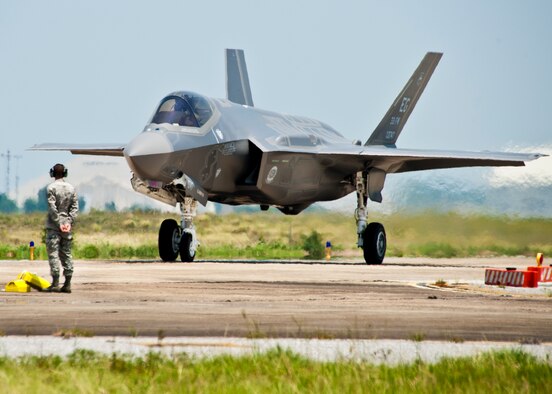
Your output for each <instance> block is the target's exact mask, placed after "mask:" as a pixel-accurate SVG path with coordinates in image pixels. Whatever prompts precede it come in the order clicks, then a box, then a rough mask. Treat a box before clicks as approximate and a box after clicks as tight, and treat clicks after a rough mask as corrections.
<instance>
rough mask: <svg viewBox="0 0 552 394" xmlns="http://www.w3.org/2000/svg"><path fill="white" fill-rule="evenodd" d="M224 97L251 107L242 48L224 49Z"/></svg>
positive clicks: (251, 101) (251, 99)
mask: <svg viewBox="0 0 552 394" xmlns="http://www.w3.org/2000/svg"><path fill="white" fill-rule="evenodd" d="M226 97H227V98H228V100H230V101H232V102H234V103H236V104H244V105H249V106H250V107H253V97H252V96H251V88H250V87H249V76H248V75H247V66H246V65H245V56H244V54H243V50H242V49H227V50H226Z"/></svg>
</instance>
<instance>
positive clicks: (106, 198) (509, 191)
mask: <svg viewBox="0 0 552 394" xmlns="http://www.w3.org/2000/svg"><path fill="white" fill-rule="evenodd" d="M511 150H512V151H528V152H541V153H545V154H549V155H552V147H533V148H523V149H522V148H519V147H516V148H512V149H511ZM66 164H67V167H68V169H69V176H68V178H67V179H68V181H69V182H71V183H72V184H73V185H75V187H76V188H77V192H78V193H79V195H80V196H83V197H84V198H85V200H86V209H87V210H89V209H91V208H96V209H104V207H105V206H106V204H111V203H114V204H115V207H116V208H117V209H118V210H121V209H128V208H131V207H133V206H139V207H144V208H154V209H159V210H163V211H171V212H177V209H176V208H173V207H171V206H169V205H167V204H163V203H160V202H158V201H155V200H152V199H150V198H147V197H146V196H144V195H142V194H139V193H136V192H135V191H134V190H133V189H132V186H131V185H130V177H131V174H130V170H129V169H128V166H127V164H126V162H125V160H124V159H122V158H110V157H88V156H75V158H74V159H73V160H71V161H70V162H68V163H66ZM44 173H45V174H44V175H43V176H40V177H38V178H37V179H35V180H33V181H30V182H28V183H26V184H24V185H23V186H22V187H21V188H20V200H19V201H18V204H19V206H22V204H23V201H24V200H25V199H26V198H29V197H32V198H35V197H36V195H37V192H38V190H40V189H41V188H42V187H44V186H45V185H47V184H48V183H49V182H51V178H49V177H48V175H47V171H44ZM355 207H356V196H355V193H352V194H350V195H349V196H347V197H344V198H342V199H340V200H337V201H331V202H324V203H318V204H315V205H314V206H313V209H314V210H316V209H326V210H332V211H336V210H337V211H341V212H344V213H349V214H352V213H353V211H354V209H355ZM250 208H251V209H246V211H256V210H258V207H254V206H253V207H250ZM235 209H236V208H235V207H232V206H219V205H216V206H215V204H212V203H209V204H208V208H207V210H209V211H212V212H215V210H216V211H217V212H219V213H228V212H233V211H234V210H235ZM368 209H369V210H375V211H379V212H387V213H392V212H401V211H405V212H416V211H422V210H437V211H445V212H446V211H456V212H463V213H488V214H508V215H519V216H543V217H552V156H549V157H544V158H541V159H539V160H536V161H533V162H530V163H528V165H527V166H526V167H501V168H466V169H451V170H436V171H421V172H414V173H406V174H391V175H389V176H388V177H387V180H386V184H385V188H384V190H383V203H382V204H377V203H369V206H368ZM202 210H204V209H203V208H202ZM238 211H239V210H238ZM241 211H243V209H241Z"/></svg>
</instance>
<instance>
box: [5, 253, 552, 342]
mask: <svg viewBox="0 0 552 394" xmlns="http://www.w3.org/2000/svg"><path fill="white" fill-rule="evenodd" d="M528 265H534V259H532V258H525V257H518V258H485V259H483V258H480V259H423V258H421V259H412V258H389V259H386V261H385V264H383V265H381V266H368V265H366V264H364V263H362V262H360V261H336V262H330V263H326V262H316V263H312V262H306V261H297V262H252V261H233V262H212V261H210V262H208V261H204V262H196V263H172V264H169V263H161V262H157V261H76V263H75V275H74V286H73V293H72V294H56V293H40V292H37V291H34V290H33V291H32V292H30V293H6V292H2V293H0V332H2V333H4V334H5V335H52V334H56V333H59V332H61V331H64V330H65V331H67V330H75V329H79V330H81V332H82V331H86V332H87V333H89V334H91V335H95V336H98V335H105V336H136V335H140V336H142V335H143V336H153V337H159V336H161V337H164V336H172V337H175V336H202V337H215V336H216V337H250V338H255V337H284V338H299V337H301V338H346V339H355V338H365V339H416V340H422V339H424V340H430V339H431V340H445V341H452V342H461V341H468V340H475V341H480V340H489V341H513V342H521V343H544V342H552V330H551V329H550V328H551V327H552V286H550V284H549V285H543V284H541V285H540V286H539V288H537V289H518V288H508V287H506V288H501V287H496V286H494V287H491V286H485V285H484V284H483V278H484V270H485V268H486V267H495V268H504V267H517V268H519V269H522V268H524V267H527V266H528ZM23 270H29V271H31V272H36V273H38V274H39V275H41V276H44V277H46V278H48V277H49V274H48V264H47V262H45V261H40V262H36V261H34V262H30V261H0V283H1V284H5V283H7V282H8V281H9V280H12V279H14V278H15V277H16V276H17V274H18V273H19V272H21V271H23ZM436 281H444V282H446V285H447V287H443V288H440V287H437V286H434V285H433V284H434V283H435V282H436Z"/></svg>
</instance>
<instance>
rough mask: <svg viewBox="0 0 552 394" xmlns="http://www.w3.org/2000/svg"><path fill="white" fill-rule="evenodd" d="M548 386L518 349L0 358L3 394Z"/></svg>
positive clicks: (539, 364)
mask: <svg viewBox="0 0 552 394" xmlns="http://www.w3.org/2000/svg"><path fill="white" fill-rule="evenodd" d="M22 377H24V378H22ZM551 381H552V363H551V362H550V360H547V361H542V360H537V359H536V358H534V357H533V356H530V355H527V354H526V353H523V352H521V351H504V352H494V353H485V354H482V355H479V356H475V357H467V358H450V359H443V360H441V361H440V362H438V363H436V364H428V363H424V362H422V361H418V362H414V363H412V364H404V365H397V366H388V365H374V364H371V363H367V362H353V361H337V362H317V361H312V360H308V359H306V358H303V357H301V356H298V355H296V354H294V353H292V352H290V351H284V350H281V349H274V350H272V351H269V352H267V353H264V354H253V355H249V356H244V357H232V356H218V357H214V358H208V359H200V360H196V359H192V358H190V357H188V356H186V355H185V354H179V355H175V356H174V357H172V358H168V357H164V356H160V355H159V354H156V353H150V354H148V355H147V356H145V357H143V358H132V357H128V356H121V355H117V354H113V355H111V356H105V355H100V354H97V353H94V352H91V351H86V350H78V351H76V352H74V353H72V354H71V355H69V356H68V357H67V358H61V357H59V356H49V357H24V358H19V359H15V360H14V359H8V358H0V387H2V390H3V391H4V392H9V393H39V392H40V393H49V392H52V393H53V392H65V393H72V392H74V393H92V392H117V393H120V392H131V393H167V392H201V393H242V392H263V393H273V392H274V393H280V392H286V393H287V392H317V393H333V392H352V393H356V392H359V393H360V392H363V393H364V392H374V393H381V392H394V393H395V392H443V393H465V392H485V393H503V392H504V391H505V390H506V391H507V392H512V393H514V392H515V393H534V392H548V391H549V389H550V382H551Z"/></svg>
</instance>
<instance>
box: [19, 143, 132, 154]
mask: <svg viewBox="0 0 552 394" xmlns="http://www.w3.org/2000/svg"><path fill="white" fill-rule="evenodd" d="M124 149H125V144H51V143H46V144H38V145H33V146H31V147H30V148H29V149H28V150H42V151H69V152H71V153H73V154H75V155H94V156H123V150H124Z"/></svg>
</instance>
